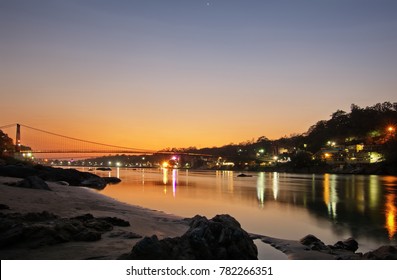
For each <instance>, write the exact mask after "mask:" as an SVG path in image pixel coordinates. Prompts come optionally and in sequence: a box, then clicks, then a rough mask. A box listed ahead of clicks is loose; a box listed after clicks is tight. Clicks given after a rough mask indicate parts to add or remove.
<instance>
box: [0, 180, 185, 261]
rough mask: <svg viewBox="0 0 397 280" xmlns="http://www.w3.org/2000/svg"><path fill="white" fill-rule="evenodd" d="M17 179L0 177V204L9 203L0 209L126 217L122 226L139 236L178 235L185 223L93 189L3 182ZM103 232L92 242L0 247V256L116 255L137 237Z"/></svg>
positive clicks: (65, 257)
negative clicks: (40, 187) (28, 186)
mask: <svg viewBox="0 0 397 280" xmlns="http://www.w3.org/2000/svg"><path fill="white" fill-rule="evenodd" d="M19 180H21V179H17V178H8V177H0V204H5V205H7V206H9V207H10V209H9V210H1V211H2V212H3V213H16V212H17V213H22V214H24V213H28V212H42V211H48V212H51V213H54V214H55V215H57V216H59V217H62V218H71V217H75V216H78V215H84V214H87V213H90V214H92V215H94V216H95V217H105V216H106V217H117V218H121V219H123V220H126V221H129V222H130V226H129V227H123V228H120V229H117V227H115V229H114V230H113V231H112V232H114V231H117V230H122V231H127V232H133V233H136V234H139V235H141V236H151V235H153V234H156V235H157V236H158V237H159V238H165V237H175V236H180V235H182V234H183V233H184V232H185V231H186V230H187V229H188V225H187V223H186V222H184V221H183V219H182V218H181V217H177V216H173V215H169V214H165V213H163V212H160V211H154V210H150V209H145V208H141V207H137V206H132V205H128V204H125V203H122V202H119V201H116V200H114V199H112V198H109V197H106V196H104V195H102V194H99V193H98V192H97V191H95V190H92V189H88V188H83V187H73V186H62V185H58V184H56V183H49V182H47V183H48V185H49V187H50V188H51V189H52V190H53V191H46V190H36V189H25V188H17V187H11V186H7V185H4V183H5V182H17V181H19ZM112 232H108V233H104V234H103V235H102V239H101V240H99V241H94V242H67V243H62V244H57V245H51V246H43V247H39V248H37V249H25V248H21V249H15V248H12V249H1V250H0V258H1V259H3V260H5V259H48V260H51V259H55V260H73V259H87V258H88V259H116V258H117V257H119V256H120V255H121V254H123V253H127V252H129V251H130V250H131V249H132V247H133V246H134V244H135V243H136V242H138V241H139V240H140V239H126V238H123V237H110V235H111V233H112Z"/></svg>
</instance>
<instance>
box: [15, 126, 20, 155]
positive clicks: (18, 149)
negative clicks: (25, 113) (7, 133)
mask: <svg viewBox="0 0 397 280" xmlns="http://www.w3.org/2000/svg"><path fill="white" fill-rule="evenodd" d="M15 152H16V153H20V152H21V125H20V124H19V123H17V133H16V137H15Z"/></svg>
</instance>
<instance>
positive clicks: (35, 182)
mask: <svg viewBox="0 0 397 280" xmlns="http://www.w3.org/2000/svg"><path fill="white" fill-rule="evenodd" d="M15 186H16V187H19V188H27V189H37V190H46V191H51V189H50V187H49V186H48V185H47V183H46V182H45V181H44V180H43V179H41V178H40V177H37V176H28V177H26V178H25V179H23V180H22V181H20V182H18V183H17V184H15Z"/></svg>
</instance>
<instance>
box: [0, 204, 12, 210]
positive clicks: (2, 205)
mask: <svg viewBox="0 0 397 280" xmlns="http://www.w3.org/2000/svg"><path fill="white" fill-rule="evenodd" d="M8 209H10V206H8V205H6V204H0V210H8Z"/></svg>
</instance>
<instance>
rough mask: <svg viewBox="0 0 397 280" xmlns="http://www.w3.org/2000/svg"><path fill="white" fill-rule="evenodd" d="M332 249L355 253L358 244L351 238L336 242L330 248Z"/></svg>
mask: <svg viewBox="0 0 397 280" xmlns="http://www.w3.org/2000/svg"><path fill="white" fill-rule="evenodd" d="M330 247H331V248H332V249H340V250H347V251H352V252H355V251H357V249H358V242H357V241H356V240H354V239H353V238H351V237H350V238H348V239H346V240H344V241H338V242H336V243H335V244H334V245H333V246H330Z"/></svg>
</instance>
